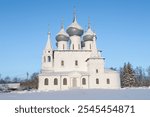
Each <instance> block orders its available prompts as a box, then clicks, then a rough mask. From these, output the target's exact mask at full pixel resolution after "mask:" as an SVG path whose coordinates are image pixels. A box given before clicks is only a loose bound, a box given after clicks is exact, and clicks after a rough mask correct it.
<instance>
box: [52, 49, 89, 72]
mask: <svg viewBox="0 0 150 117" xmlns="http://www.w3.org/2000/svg"><path fill="white" fill-rule="evenodd" d="M90 54H91V52H90V51H88V52H87V51H82V52H80V51H78V52H74V51H71V50H70V51H55V53H54V71H56V72H57V71H61V72H64V71H87V62H86V60H87V58H88V57H89V56H90ZM62 60H63V61H64V66H61V61H62ZM76 60H77V61H78V66H75V61H76Z"/></svg>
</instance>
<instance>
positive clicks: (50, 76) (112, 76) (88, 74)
mask: <svg viewBox="0 0 150 117" xmlns="http://www.w3.org/2000/svg"><path fill="white" fill-rule="evenodd" d="M96 39H97V37H96V34H95V33H94V32H93V31H92V30H91V27H90V24H88V30H87V31H86V32H84V31H83V29H82V27H81V26H80V25H79V24H78V23H77V19H76V16H74V19H73V22H72V24H71V25H70V26H68V28H67V30H66V31H65V30H64V27H63V26H61V30H60V32H59V33H58V34H57V35H56V41H57V42H56V44H57V49H56V50H54V49H53V48H52V45H51V38H50V32H48V40H47V44H46V47H45V49H44V51H43V56H42V69H41V72H40V74H39V86H38V89H39V90H43V91H44V90H67V89H72V88H79V89H92V88H106V89H107V88H120V77H119V73H118V72H116V71H113V70H110V69H104V58H103V57H102V56H101V53H100V51H98V50H97V47H96Z"/></svg>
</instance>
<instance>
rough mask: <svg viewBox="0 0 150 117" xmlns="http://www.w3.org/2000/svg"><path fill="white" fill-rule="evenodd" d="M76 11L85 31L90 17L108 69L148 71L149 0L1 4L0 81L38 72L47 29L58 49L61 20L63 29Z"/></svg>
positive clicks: (7, 0)
mask: <svg viewBox="0 0 150 117" xmlns="http://www.w3.org/2000/svg"><path fill="white" fill-rule="evenodd" d="M74 6H75V7H76V14H77V21H78V23H79V24H80V25H81V26H82V27H83V28H84V29H86V28H87V24H88V17H90V21H91V27H92V29H93V30H95V31H96V33H97V38H98V39H97V47H98V49H100V50H102V51H103V52H102V55H103V57H105V58H106V60H105V62H106V63H105V66H106V68H109V67H117V68H119V67H120V66H122V65H123V64H124V62H128V61H129V62H130V63H131V64H133V66H134V67H135V66H142V67H144V68H146V67H148V66H149V65H150V52H149V51H150V46H149V45H150V1H149V0H0V74H1V75H2V77H5V76H7V75H9V76H12V77H15V76H19V77H24V76H25V74H26V72H29V73H30V74H31V73H33V72H39V71H40V67H41V56H42V51H43V48H44V47H45V44H46V41H47V32H48V24H50V32H51V40H52V43H53V47H54V48H56V46H55V43H56V40H55V36H56V34H57V32H58V31H59V30H60V25H61V19H62V18H63V19H64V26H65V29H66V28H67V26H68V25H70V24H71V22H72V19H73V9H74Z"/></svg>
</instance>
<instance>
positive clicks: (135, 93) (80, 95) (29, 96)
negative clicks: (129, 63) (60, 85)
mask: <svg viewBox="0 0 150 117" xmlns="http://www.w3.org/2000/svg"><path fill="white" fill-rule="evenodd" d="M0 100H150V88H135V89H134V88H132V89H129V88H128V89H88V90H83V89H82V90H81V89H74V90H73V89H72V90H66V91H47V92H39V91H18V92H11V93H0Z"/></svg>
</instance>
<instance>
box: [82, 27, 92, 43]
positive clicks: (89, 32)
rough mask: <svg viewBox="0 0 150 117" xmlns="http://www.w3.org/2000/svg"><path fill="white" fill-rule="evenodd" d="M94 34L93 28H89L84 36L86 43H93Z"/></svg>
mask: <svg viewBox="0 0 150 117" xmlns="http://www.w3.org/2000/svg"><path fill="white" fill-rule="evenodd" d="M93 37H94V33H93V31H92V30H91V28H88V30H87V31H86V32H85V33H84V35H83V40H84V41H93Z"/></svg>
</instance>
